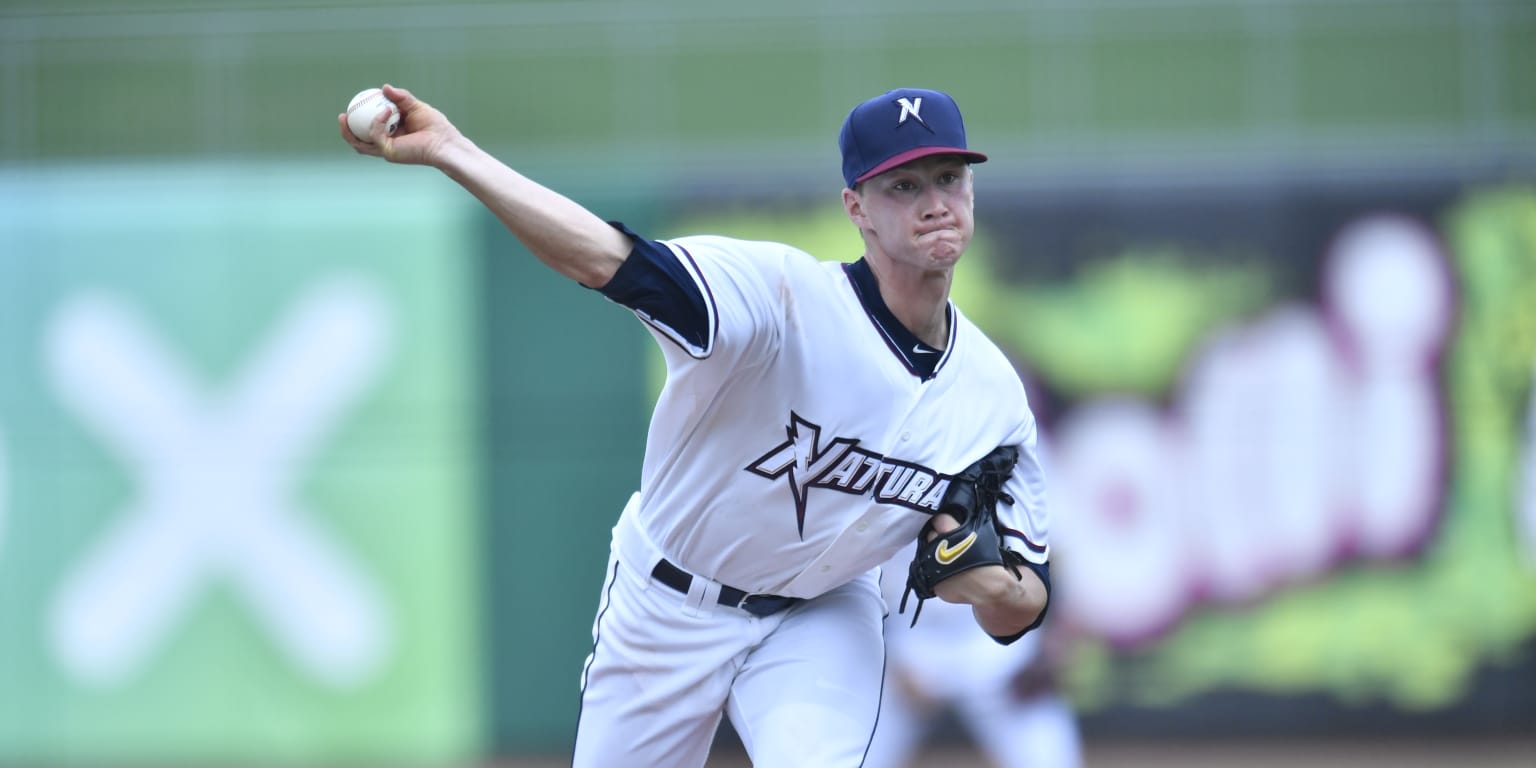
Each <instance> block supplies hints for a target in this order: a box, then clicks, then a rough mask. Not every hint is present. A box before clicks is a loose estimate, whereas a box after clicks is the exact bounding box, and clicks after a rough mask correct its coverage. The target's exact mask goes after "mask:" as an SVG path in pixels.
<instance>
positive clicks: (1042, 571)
mask: <svg viewBox="0 0 1536 768" xmlns="http://www.w3.org/2000/svg"><path fill="white" fill-rule="evenodd" d="M1024 565H1025V566H1026V567H1027V568H1029V569H1030V570H1031V571H1034V572H1035V575H1036V576H1039V577H1040V583H1042V584H1044V585H1045V607H1044V608H1042V609H1040V615H1039V616H1036V617H1035V622H1034V623H1033V624H1030V625H1029V626H1027V627H1025V628H1024V629H1023V630H1021V631H1020V632H1019V633H1018V634H1016V635H1005V636H998V635H991V638H992V639H993V640H996V641H997V642H998V643H999V644H1001V645H1008V644H1010V643H1012V642H1013V641H1015V640H1018V639H1019V638H1021V637H1023V636H1024V635H1026V634H1028V633H1029V631H1030V630H1032V629H1034V628H1036V627H1038V626H1040V624H1041V622H1043V621H1045V614H1046V612H1047V611H1049V610H1050V609H1051V566H1050V564H1049V563H1032V562H1030V561H1028V560H1025V561H1024Z"/></svg>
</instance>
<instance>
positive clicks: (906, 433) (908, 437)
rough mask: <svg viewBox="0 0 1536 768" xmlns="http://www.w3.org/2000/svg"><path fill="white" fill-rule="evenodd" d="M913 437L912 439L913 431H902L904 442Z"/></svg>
mask: <svg viewBox="0 0 1536 768" xmlns="http://www.w3.org/2000/svg"><path fill="white" fill-rule="evenodd" d="M911 439H912V433H911V432H903V433H901V441H902V442H903V443H905V442H906V441H908V440H911Z"/></svg>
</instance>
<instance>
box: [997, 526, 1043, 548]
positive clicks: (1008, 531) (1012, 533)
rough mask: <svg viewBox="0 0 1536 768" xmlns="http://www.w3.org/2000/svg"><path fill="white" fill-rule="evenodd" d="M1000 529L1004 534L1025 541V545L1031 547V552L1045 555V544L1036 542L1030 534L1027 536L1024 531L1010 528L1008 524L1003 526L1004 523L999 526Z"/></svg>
mask: <svg viewBox="0 0 1536 768" xmlns="http://www.w3.org/2000/svg"><path fill="white" fill-rule="evenodd" d="M998 530H999V532H1000V533H1002V534H1003V535H1004V536H1012V537H1013V538H1015V539H1018V540H1019V541H1021V542H1023V543H1024V546H1025V547H1027V548H1028V549H1029V551H1031V552H1033V553H1035V554H1037V555H1044V554H1045V552H1046V549H1045V545H1044V544H1036V543H1035V542H1034V541H1032V540H1030V538H1029V537H1028V536H1025V535H1024V532H1023V531H1020V530H1016V529H1013V528H1009V527H1007V526H1002V525H1000V526H998Z"/></svg>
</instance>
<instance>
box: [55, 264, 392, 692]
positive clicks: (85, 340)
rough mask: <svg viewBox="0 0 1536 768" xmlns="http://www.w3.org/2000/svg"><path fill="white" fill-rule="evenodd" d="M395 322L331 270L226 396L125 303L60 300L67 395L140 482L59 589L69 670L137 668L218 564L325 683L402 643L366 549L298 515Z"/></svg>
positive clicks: (62, 651) (129, 672)
mask: <svg viewBox="0 0 1536 768" xmlns="http://www.w3.org/2000/svg"><path fill="white" fill-rule="evenodd" d="M387 335H388V317H387V312H386V309H385V307H384V305H383V303H382V301H381V300H380V299H379V298H378V297H377V296H376V295H375V293H374V292H373V291H371V290H369V289H368V288H367V286H365V285H364V284H362V283H361V282H360V281H358V280H352V279H338V280H333V281H330V282H328V283H325V284H323V285H321V286H318V287H317V288H315V289H314V290H312V291H310V292H309V293H308V294H307V295H306V296H304V297H302V298H301V299H300V300H298V301H297V302H295V304H294V306H293V307H291V308H290V309H289V311H288V312H287V313H286V315H285V316H284V317H283V318H282V319H281V321H280V323H279V325H278V327H277V329H276V330H275V331H273V332H272V333H271V335H270V336H269V337H268V338H267V339H266V341H265V343H264V345H263V346H262V347H261V348H260V349H259V350H257V351H256V353H255V354H253V355H252V356H251V357H250V358H249V359H248V360H247V361H246V364H245V365H244V368H243V370H242V371H241V372H240V374H239V375H238V376H237V378H236V380H235V381H234V382H233V383H232V385H231V387H230V389H229V391H228V392H227V393H225V395H224V396H223V397H222V398H216V397H213V396H211V394H210V393H208V392H205V391H202V390H201V389H200V388H199V387H198V386H197V382H196V380H195V377H194V376H192V375H190V373H189V372H188V371H187V370H186V369H185V368H183V367H182V365H181V364H180V361H179V360H178V359H177V358H176V357H175V356H174V355H173V354H171V352H170V351H169V350H167V349H166V348H165V347H164V346H162V345H161V344H159V343H158V342H157V339H156V336H155V334H154V333H153V332H152V331H151V329H149V328H148V327H146V325H145V324H144V322H143V321H142V320H141V319H140V317H139V316H138V315H136V314H134V313H133V312H131V311H130V310H129V308H128V307H126V306H124V305H123V304H122V303H120V302H117V301H114V300H112V299H110V298H106V297H102V296H87V297H81V298H78V299H76V300H74V301H72V302H70V303H69V304H68V305H67V306H66V307H65V308H64V309H63V310H62V311H61V312H60V313H59V315H58V317H57V318H56V320H55V323H54V325H53V327H52V334H51V338H49V339H48V346H49V352H50V361H49V362H50V364H51V369H52V376H53V381H54V385H55V387H56V388H57V390H58V394H59V396H60V398H61V399H62V401H63V403H64V405H65V406H66V407H67V408H69V409H70V410H71V411H73V412H74V413H75V414H76V416H78V417H79V418H80V420H81V421H82V422H83V424H84V425H85V426H86V427H87V429H89V430H90V431H91V432H92V433H94V434H95V435H96V436H97V437H99V438H100V439H101V440H102V441H103V443H105V444H106V445H107V446H108V447H109V449H110V450H111V451H113V452H114V453H115V454H117V455H118V457H119V458H121V459H122V461H123V462H124V464H125V465H126V466H127V467H129V468H130V469H131V470H132V471H133V473H134V474H135V475H137V479H138V491H139V495H138V497H137V499H136V500H134V501H133V502H132V504H131V507H130V509H129V514H125V515H123V516H121V517H120V518H119V519H118V521H117V523H116V524H115V525H114V526H113V528H112V529H111V530H110V531H109V532H108V533H107V534H106V535H105V536H104V537H103V538H102V539H101V540H100V541H99V542H97V543H96V545H95V546H94V547H93V548H92V549H91V550H90V551H89V552H88V553H87V554H86V556H85V557H84V558H83V560H82V562H81V564H80V565H79V566H78V567H77V568H76V569H75V570H74V571H73V572H72V573H71V574H70V575H69V576H68V577H67V579H66V581H65V583H64V585H63V587H62V590H61V593H60V594H59V595H58V598H57V602H56V603H55V604H54V613H53V630H54V632H53V636H54V641H55V646H56V652H57V653H58V654H59V657H60V659H61V661H62V663H63V664H64V666H65V667H66V669H67V670H69V671H70V672H71V673H72V674H73V675H74V676H75V677H77V678H78V679H80V680H81V681H82V682H88V683H94V684H98V685H112V684H119V683H122V682H124V681H125V680H127V679H128V678H130V677H131V676H133V675H134V674H135V673H136V672H138V671H139V670H141V669H142V668H143V666H144V664H145V662H146V661H147V660H148V659H149V657H150V656H151V655H152V654H153V653H154V652H155V651H156V650H157V649H159V648H162V647H163V646H164V644H165V642H166V640H167V639H168V636H169V634H170V633H171V630H172V629H173V628H174V627H175V625H176V622H177V620H178V619H179V618H180V617H182V616H183V615H184V614H186V613H187V611H188V610H189V609H190V608H191V606H192V602H193V598H195V597H197V596H198V594H199V593H200V592H201V590H202V588H204V587H206V586H209V584H210V582H213V581H215V580H218V579H226V580H228V582H229V583H231V584H232V585H233V586H234V587H236V588H237V589H238V591H239V594H240V595H241V596H243V597H244V598H245V599H246V601H247V602H248V604H249V606H250V607H251V609H252V610H253V611H254V613H255V614H256V616H257V618H258V620H259V621H260V623H261V624H262V625H263V626H265V627H266V629H267V630H268V631H269V632H270V633H271V634H272V636H273V638H274V640H275V641H276V642H277V644H278V646H279V647H280V648H281V649H282V650H284V651H285V652H286V653H287V654H288V655H289V657H290V658H292V659H294V660H295V661H296V662H297V663H298V664H299V665H300V666H301V667H302V668H303V669H304V670H306V671H307V672H308V673H310V674H311V675H312V676H313V677H315V678H316V679H317V680H319V681H320V682H322V683H325V684H329V685H334V686H348V685H355V684H358V683H361V682H363V681H364V680H365V679H366V678H367V677H368V676H369V675H371V674H372V673H373V672H374V671H375V670H376V669H377V667H378V665H379V663H380V662H381V661H382V660H383V658H384V655H385V651H386V646H387V645H388V642H389V640H388V626H387V623H388V622H387V618H386V616H385V612H384V605H383V601H382V600H381V598H380V597H379V595H378V593H377V592H376V589H375V587H374V585H373V584H372V583H371V582H370V581H369V580H368V578H367V577H366V576H365V575H364V573H363V571H362V569H361V568H359V567H358V565H357V564H356V563H355V562H354V561H353V560H352V559H351V558H350V557H349V556H348V553H347V552H346V551H345V550H344V549H342V548H341V547H338V546H337V545H336V543H335V542H333V541H332V540H331V539H329V538H327V537H326V536H325V534H324V532H323V531H322V530H321V529H319V528H317V527H315V526H313V525H310V524H308V523H306V522H305V521H304V520H302V519H301V518H300V517H299V516H298V515H297V514H296V513H297V511H298V510H297V509H296V507H297V504H296V500H295V499H294V492H295V487H294V486H295V484H296V481H297V476H298V474H299V473H300V471H301V470H302V469H303V468H304V466H305V465H306V464H307V463H309V461H310V460H311V458H312V456H313V454H314V453H315V451H316V449H317V448H318V447H319V446H320V445H321V438H322V437H324V435H325V433H326V432H328V431H329V430H330V429H331V428H333V427H334V426H335V425H336V423H337V422H338V421H339V420H340V417H341V416H342V415H343V411H345V410H346V409H347V408H348V407H349V406H352V405H353V404H355V403H356V401H357V400H358V399H359V396H360V395H361V394H362V392H363V390H364V389H365V388H367V387H368V386H369V385H371V384H372V383H373V382H374V381H375V379H376V377H377V374H378V372H379V370H380V368H381V365H382V362H383V358H384V354H385V351H386V349H385V348H386V345H387V338H386V337H387Z"/></svg>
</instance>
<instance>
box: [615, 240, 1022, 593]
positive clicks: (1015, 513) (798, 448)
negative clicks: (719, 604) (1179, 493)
mask: <svg viewBox="0 0 1536 768" xmlns="http://www.w3.org/2000/svg"><path fill="white" fill-rule="evenodd" d="M640 244H641V245H644V243H643V242H642V243H640ZM649 245H651V246H653V247H654V246H655V244H654V243H651V244H649ZM663 245H665V247H666V249H665V251H663V250H662V249H660V248H655V249H654V250H653V251H652V252H651V253H650V258H652V259H666V258H668V257H670V258H672V259H675V260H676V263H675V264H673V265H666V268H668V269H670V270H672V271H673V280H674V281H678V282H681V280H682V277H681V276H680V275H679V274H678V273H677V269H678V268H679V267H680V268H681V270H682V272H685V273H686V278H687V279H688V280H691V281H692V285H693V287H694V288H695V289H696V291H694V292H691V293H692V295H693V299H694V301H695V304H694V306H693V310H692V311H691V313H688V314H677V315H674V316H676V317H687V318H689V319H688V320H687V321H686V325H688V327H687V328H686V329H683V328H679V327H678V326H680V325H683V324H685V323H684V322H681V321H672V320H670V319H669V318H667V317H664V316H663V315H665V314H667V312H665V311H652V309H648V308H647V307H646V306H645V305H646V304H647V302H646V301H645V300H636V299H635V298H634V297H633V296H630V297H628V298H627V299H619V298H615V300H621V301H623V303H626V304H628V305H630V306H631V308H632V309H634V310H635V312H636V314H637V315H639V316H640V317H641V319H643V320H645V321H646V322H647V325H648V327H649V328H650V330H651V332H652V333H653V335H655V336H656V337H657V339H658V340H659V342H660V343H661V346H662V348H663V349H664V350H665V354H666V359H667V369H668V376H667V382H666V386H665V388H664V389H663V390H662V393H661V396H660V398H659V400H658V401H657V403H656V409H655V414H654V416H653V418H652V422H651V427H650V433H649V436H648V439H647V444H646V458H645V463H644V468H643V473H642V479H641V495H640V508H639V514H638V520H639V521H640V525H641V527H642V528H643V529H644V532H645V533H646V534H647V536H648V538H649V539H650V540H651V541H652V542H654V543H655V544H656V546H657V548H658V549H659V550H660V551H661V553H662V554H663V555H664V556H665V557H666V558H668V559H669V560H671V561H672V562H673V563H675V564H677V565H679V566H680V567H682V568H683V569H685V570H687V571H690V572H692V573H695V574H698V575H701V576H704V577H705V578H708V579H713V580H715V581H718V582H721V583H723V584H727V585H731V586H734V587H737V588H739V589H742V590H744V591H747V592H753V593H768V594H777V595H784V596H788V597H801V598H808V597H814V596H817V595H820V594H823V593H825V592H827V591H828V590H830V589H832V588H833V587H836V586H838V585H840V584H843V583H845V582H848V581H849V580H851V579H853V578H855V577H857V576H859V575H860V574H863V573H865V572H867V571H869V570H870V569H872V568H875V567H876V566H878V565H880V564H881V563H882V562H884V561H885V560H886V559H887V558H889V557H890V556H891V555H892V554H893V553H894V552H896V551H897V550H899V549H901V548H904V547H911V546H913V544H914V542H915V540H916V537H917V535H918V532H919V529H920V528H921V527H922V525H923V524H924V523H925V522H926V521H927V520H928V519H929V517H930V515H931V514H932V513H933V512H934V511H936V510H937V508H938V504H939V500H940V499H941V498H942V497H943V494H944V490H945V488H946V487H947V486H948V483H949V477H950V476H951V475H953V474H954V473H957V472H959V471H960V470H962V469H964V468H965V467H966V466H968V465H969V464H971V463H972V462H974V461H976V460H977V459H979V458H981V457H982V456H984V455H986V454H987V453H988V452H990V451H991V450H992V449H993V448H995V447H997V446H999V445H1018V446H1020V448H1021V451H1020V456H1019V461H1018V464H1017V466H1016V467H1015V469H1014V472H1013V475H1012V477H1011V478H1010V479H1009V481H1008V482H1007V483H1006V485H1005V490H1006V491H1007V493H1008V494H1009V495H1011V496H1012V497H1013V499H1014V500H1015V503H1014V504H1012V505H999V507H1000V508H999V509H998V511H997V512H998V518H999V521H1000V522H1001V524H1002V525H1003V526H1004V528H1005V529H1006V533H1005V537H1004V543H1005V546H1008V547H1009V548H1011V549H1014V550H1015V551H1017V552H1018V553H1019V554H1021V555H1022V556H1023V557H1024V558H1025V559H1026V560H1028V561H1030V562H1033V563H1037V564H1038V563H1043V562H1045V561H1046V559H1047V557H1048V554H1049V550H1048V543H1047V530H1046V517H1045V514H1044V504H1045V498H1044V482H1043V478H1042V475H1041V470H1040V464H1039V461H1038V457H1037V455H1036V449H1035V439H1036V425H1035V420H1034V417H1033V415H1032V414H1031V413H1030V410H1029V407H1028V404H1027V401H1026V399H1025V395H1024V389H1023V386H1022V384H1021V383H1020V381H1019V378H1018V375H1017V373H1016V372H1015V371H1014V369H1013V367H1012V365H1011V364H1010V363H1009V361H1008V360H1007V358H1006V357H1005V356H1004V355H1003V354H1002V352H1001V351H1000V350H999V349H998V348H997V346H996V345H994V344H993V343H992V342H991V341H990V340H989V339H987V338H986V336H984V335H983V334H982V333H981V332H980V331H979V330H978V329H977V328H976V327H975V326H974V325H972V324H971V323H970V322H969V321H968V320H966V318H965V316H964V315H962V314H961V313H960V312H959V310H957V309H955V308H954V306H953V305H951V306H950V308H949V317H950V323H949V325H950V338H949V343H948V345H947V346H946V348H945V349H944V350H942V351H940V350H936V349H932V348H928V347H927V346H926V345H923V344H921V342H919V341H918V340H917V339H916V338H915V337H914V336H913V335H912V334H911V333H910V332H909V331H907V330H906V329H905V328H903V327H902V326H901V325H900V324H899V323H898V322H897V321H896V320H895V318H894V316H892V315H891V313H890V311H889V309H887V308H886V306H885V304H884V302H883V301H882V300H881V298H880V294H879V291H878V286H877V284H876V283H875V279H874V275H873V273H872V272H870V270H869V267H868V265H867V264H865V263H863V262H862V261H861V262H857V263H853V264H844V263H835V262H827V263H823V262H819V261H817V260H816V259H814V258H813V257H811V256H810V255H809V254H806V253H804V252H803V251H799V250H797V249H795V248H792V247H789V246H786V245H783V244H780V243H770V242H750V241H742V240H733V239H729V238H724V237H714V236H702V237H688V238H682V239H678V240H675V241H670V242H667V243H664V244H663ZM639 255H640V254H639V251H637V255H634V256H631V259H635V258H637V257H639ZM607 292H608V291H607V290H606V289H605V293H607ZM610 298H614V295H613V294H610ZM700 298H702V305H700V304H699V303H698V300H699V299H700ZM655 302H656V300H655V299H654V298H652V299H651V301H650V306H651V307H652V308H655V307H656V306H657V305H656V303H655Z"/></svg>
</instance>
